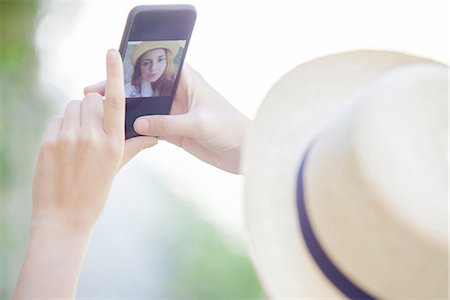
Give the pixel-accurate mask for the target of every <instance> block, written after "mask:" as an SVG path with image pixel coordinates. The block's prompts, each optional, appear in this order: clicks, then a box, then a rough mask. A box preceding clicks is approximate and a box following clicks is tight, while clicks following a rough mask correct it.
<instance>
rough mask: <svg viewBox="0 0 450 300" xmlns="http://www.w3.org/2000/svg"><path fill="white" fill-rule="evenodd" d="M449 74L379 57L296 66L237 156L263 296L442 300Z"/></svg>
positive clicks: (361, 54)
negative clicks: (241, 162) (240, 160)
mask: <svg viewBox="0 0 450 300" xmlns="http://www.w3.org/2000/svg"><path fill="white" fill-rule="evenodd" d="M447 97H448V67H447V66H445V65H443V64H439V63H437V62H433V61H430V60H427V59H423V58H419V57H415V56H411V55H406V54H401V53H393V52H384V51H356V52H350V53H342V54H337V55H332V56H327V57H323V58H319V59H316V60H313V61H311V62H308V63H305V64H303V65H300V66H298V67H297V68H295V69H294V70H292V71H291V72H289V73H288V74H286V75H285V76H284V77H283V78H281V79H280V80H279V81H278V83H276V84H275V86H274V87H273V88H272V89H271V91H270V92H269V93H268V95H267V97H266V99H265V100H264V102H263V105H262V107H261V109H260V111H259V112H258V115H257V117H256V120H255V123H254V125H253V127H252V128H251V129H250V132H249V135H248V136H247V140H246V144H245V147H244V151H243V172H244V174H245V176H246V189H245V198H246V218H247V226H248V230H249V234H250V240H251V246H252V259H253V261H254V264H255V266H256V269H257V272H258V274H259V277H260V280H261V282H262V285H263V287H264V289H265V291H266V293H267V295H268V296H269V297H270V298H273V299H345V298H352V299H406V298H415V299H447V297H448V292H447V288H448V238H447V236H448V232H447V228H448V203H447V187H448V161H447V155H448V149H447V144H448V127H447V126H448V118H447V113H448V99H447Z"/></svg>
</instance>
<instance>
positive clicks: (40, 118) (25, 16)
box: [0, 0, 49, 299]
mask: <svg viewBox="0 0 450 300" xmlns="http://www.w3.org/2000/svg"><path fill="white" fill-rule="evenodd" d="M38 2H39V1H37V0H22V1H21V0H9V1H5V0H0V299H7V298H8V296H7V295H9V294H10V292H11V289H12V288H13V286H14V283H15V279H16V278H15V276H14V275H12V274H11V271H12V269H17V267H15V268H14V267H13V266H15V265H16V262H17V261H20V259H21V256H22V255H21V254H22V253H21V250H22V248H23V245H24V241H25V240H26V229H25V228H24V226H23V223H24V220H26V219H28V218H29V215H28V213H29V206H30V198H31V197H30V195H31V188H30V187H31V173H32V169H33V161H34V156H35V153H36V148H37V144H38V141H39V137H40V135H41V132H42V124H45V122H44V119H46V118H47V117H48V113H49V105H48V103H46V102H45V101H44V100H43V97H42V96H41V94H40V92H39V88H38V84H37V59H36V55H35V52H34V48H33V40H34V39H33V36H34V30H35V22H36V16H37V12H38V9H39V3H38ZM17 200H18V201H19V202H20V203H17ZM17 208H19V210H18V209H17ZM17 224H22V226H20V225H19V226H17ZM19 266H20V265H19Z"/></svg>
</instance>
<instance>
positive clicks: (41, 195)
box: [32, 50, 157, 228]
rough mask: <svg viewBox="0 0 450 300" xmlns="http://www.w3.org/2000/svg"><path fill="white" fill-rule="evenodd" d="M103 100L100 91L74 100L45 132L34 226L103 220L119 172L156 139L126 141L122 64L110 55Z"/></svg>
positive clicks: (86, 224) (78, 224) (82, 224)
mask: <svg viewBox="0 0 450 300" xmlns="http://www.w3.org/2000/svg"><path fill="white" fill-rule="evenodd" d="M107 74H108V75H107V76H108V78H107V83H106V92H105V100H103V97H102V96H101V95H99V94H98V93H89V94H87V95H86V96H85V97H84V99H83V100H82V101H72V102H70V103H69V104H68V105H67V107H66V110H65V113H64V117H63V118H54V119H53V120H52V121H51V122H50V124H49V126H48V129H47V131H46V132H45V135H44V138H43V141H42V145H41V149H40V153H39V158H38V162H37V167H36V173H35V178H34V183H33V213H32V223H33V224H32V225H38V224H39V223H41V222H47V223H48V222H55V224H58V225H59V224H61V223H62V224H63V225H64V226H75V227H77V228H80V227H90V226H92V225H93V224H94V222H95V221H96V220H97V218H98V217H99V215H100V213H101V211H102V209H103V206H104V204H105V201H106V198H107V196H108V192H109V189H110V186H111V182H112V180H113V178H114V176H115V175H116V173H117V171H118V170H119V169H120V167H121V166H123V165H124V164H125V163H126V162H127V161H128V160H129V159H131V158H132V157H133V156H134V155H136V154H137V153H138V152H139V151H140V150H141V149H144V148H148V147H151V146H153V145H155V144H156V143H157V139H156V138H153V137H150V138H148V137H144V138H140V139H131V140H127V141H126V142H125V137H124V122H125V93H124V84H123V83H124V81H123V66H122V61H121V58H120V55H119V54H118V52H117V51H115V50H110V51H109V52H108V54H107Z"/></svg>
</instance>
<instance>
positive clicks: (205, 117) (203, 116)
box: [195, 111, 213, 133]
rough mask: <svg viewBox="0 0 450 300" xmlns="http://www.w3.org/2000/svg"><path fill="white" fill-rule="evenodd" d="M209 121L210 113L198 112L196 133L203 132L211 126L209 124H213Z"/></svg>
mask: <svg viewBox="0 0 450 300" xmlns="http://www.w3.org/2000/svg"><path fill="white" fill-rule="evenodd" d="M211 121H213V120H212V116H211V114H210V113H208V112H206V111H202V112H199V113H198V116H197V118H196V124H195V127H196V129H197V132H199V133H202V132H205V131H206V130H207V129H208V128H209V127H210V126H211V124H213V123H211Z"/></svg>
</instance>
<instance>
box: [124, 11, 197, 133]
mask: <svg viewBox="0 0 450 300" xmlns="http://www.w3.org/2000/svg"><path fill="white" fill-rule="evenodd" d="M196 16H197V14H196V10H195V8H194V7H193V6H192V5H143V6H137V7H135V8H133V9H132V10H131V11H130V13H129V15H128V19H127V24H126V26H125V30H124V33H123V37H122V42H121V44H120V48H119V51H120V54H121V56H122V60H123V65H124V79H125V97H126V115H125V138H127V139H128V138H132V137H135V136H138V135H139V134H137V133H136V132H135V131H134V129H133V123H134V121H135V120H136V119H137V118H139V117H141V116H145V115H167V114H170V110H171V107H172V102H173V99H174V96H175V92H176V90H177V86H178V82H179V80H180V74H181V69H182V67H183V62H184V58H185V57H186V51H187V49H188V46H189V40H190V38H191V34H192V30H193V28H194V23H195V19H196Z"/></svg>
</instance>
